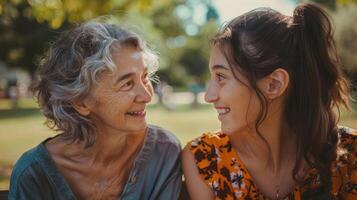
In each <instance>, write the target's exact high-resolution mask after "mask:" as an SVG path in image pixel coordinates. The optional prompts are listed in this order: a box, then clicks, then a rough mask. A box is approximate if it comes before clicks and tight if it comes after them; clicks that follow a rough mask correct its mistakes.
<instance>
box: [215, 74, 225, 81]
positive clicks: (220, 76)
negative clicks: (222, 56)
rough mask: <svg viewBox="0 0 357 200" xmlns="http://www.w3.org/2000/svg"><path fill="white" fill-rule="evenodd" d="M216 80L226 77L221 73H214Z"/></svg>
mask: <svg viewBox="0 0 357 200" xmlns="http://www.w3.org/2000/svg"><path fill="white" fill-rule="evenodd" d="M216 77H217V80H218V82H221V81H223V80H224V79H225V78H226V77H225V76H224V75H223V74H222V73H216Z"/></svg>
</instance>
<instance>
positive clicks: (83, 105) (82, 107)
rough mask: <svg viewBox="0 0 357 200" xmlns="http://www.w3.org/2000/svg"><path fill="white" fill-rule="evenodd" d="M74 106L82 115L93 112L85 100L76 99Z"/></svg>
mask: <svg viewBox="0 0 357 200" xmlns="http://www.w3.org/2000/svg"><path fill="white" fill-rule="evenodd" d="M72 106H73V108H74V109H75V110H76V111H77V112H78V113H79V114H81V115H82V116H88V115H89V114H90V113H91V109H90V107H89V106H88V104H87V102H85V101H74V102H72Z"/></svg>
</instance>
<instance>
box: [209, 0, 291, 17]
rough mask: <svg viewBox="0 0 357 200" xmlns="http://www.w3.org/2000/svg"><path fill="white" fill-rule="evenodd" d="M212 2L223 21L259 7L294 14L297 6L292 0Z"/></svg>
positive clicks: (213, 0)
mask: <svg viewBox="0 0 357 200" xmlns="http://www.w3.org/2000/svg"><path fill="white" fill-rule="evenodd" d="M212 3H213V5H214V6H215V7H216V9H217V10H218V13H219V17H220V21H221V22H222V23H224V22H227V21H229V20H231V19H233V18H234V17H236V16H238V15H241V14H243V13H245V12H248V11H250V10H253V9H255V8H258V7H270V8H273V9H274V10H277V11H279V12H281V13H283V14H285V15H292V13H293V10H294V7H295V2H294V1H292V0H212Z"/></svg>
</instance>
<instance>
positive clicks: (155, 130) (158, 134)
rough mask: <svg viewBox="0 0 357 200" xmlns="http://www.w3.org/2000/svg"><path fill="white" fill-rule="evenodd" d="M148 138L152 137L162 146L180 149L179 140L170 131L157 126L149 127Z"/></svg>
mask: <svg viewBox="0 0 357 200" xmlns="http://www.w3.org/2000/svg"><path fill="white" fill-rule="evenodd" d="M149 134H150V135H149V137H153V138H154V141H156V142H158V143H162V144H169V145H174V146H177V147H179V148H180V149H181V143H180V140H179V139H178V138H177V137H176V135H175V134H174V133H172V132H171V131H169V130H167V129H164V128H162V127H159V126H155V125H149Z"/></svg>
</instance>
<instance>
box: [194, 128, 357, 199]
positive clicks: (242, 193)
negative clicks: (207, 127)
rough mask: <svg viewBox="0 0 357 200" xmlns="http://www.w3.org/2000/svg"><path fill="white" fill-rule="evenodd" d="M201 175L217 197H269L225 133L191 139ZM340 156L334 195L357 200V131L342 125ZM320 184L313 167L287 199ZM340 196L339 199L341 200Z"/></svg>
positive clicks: (335, 167)
mask: <svg viewBox="0 0 357 200" xmlns="http://www.w3.org/2000/svg"><path fill="white" fill-rule="evenodd" d="M189 148H190V150H191V152H192V153H193V155H194V158H195V161H196V164H197V168H198V170H199V173H200V176H201V177H202V178H203V180H204V181H205V183H207V184H208V185H209V187H210V188H211V189H212V191H213V192H214V194H215V196H216V198H215V199H216V200H218V199H222V200H223V199H224V200H266V199H268V198H267V197H265V196H264V195H263V194H262V193H260V192H259V190H258V189H257V187H256V185H255V184H254V182H253V179H252V177H251V176H250V174H249V173H248V171H247V169H246V168H245V166H244V165H243V164H242V161H241V160H240V158H239V156H238V154H237V151H236V150H235V149H233V148H232V145H231V143H230V141H229V137H228V136H227V135H226V134H223V133H219V132H218V133H205V134H203V135H202V136H201V137H199V138H197V139H195V140H193V141H191V142H190V143H189ZM337 153H338V158H337V160H336V162H334V163H333V166H332V191H331V192H332V194H334V195H335V196H336V197H338V198H342V199H345V200H357V133H356V132H355V131H353V130H351V129H348V128H340V131H339V144H338V149H337ZM318 185H319V175H318V173H317V171H316V169H313V168H312V169H311V170H310V171H309V172H308V174H307V175H306V178H305V180H304V184H303V185H300V186H297V187H296V188H295V190H294V191H293V192H292V193H291V194H289V195H287V196H286V197H285V198H284V200H301V199H304V198H303V197H304V196H305V195H306V193H308V191H310V190H311V189H312V188H315V187H317V186H318ZM338 198H336V199H338Z"/></svg>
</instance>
